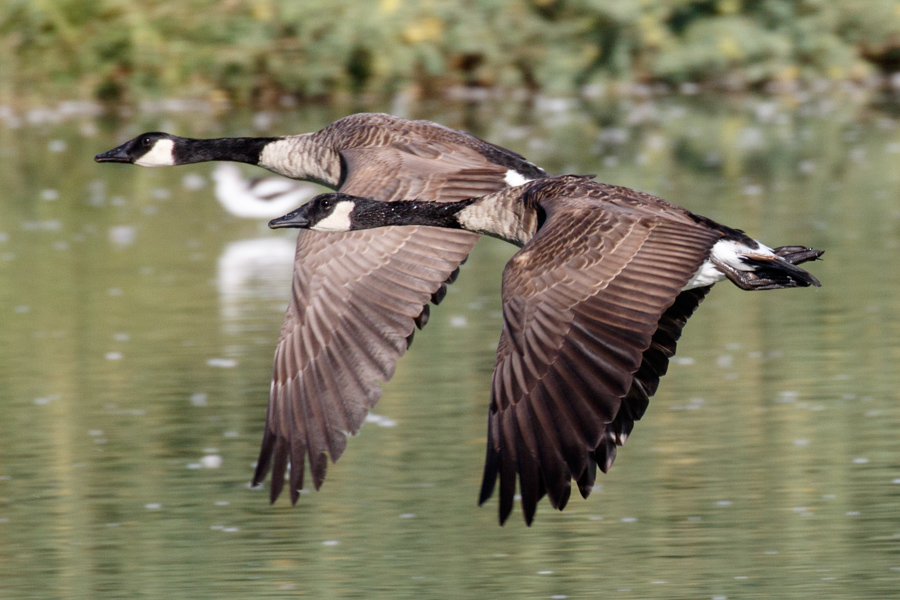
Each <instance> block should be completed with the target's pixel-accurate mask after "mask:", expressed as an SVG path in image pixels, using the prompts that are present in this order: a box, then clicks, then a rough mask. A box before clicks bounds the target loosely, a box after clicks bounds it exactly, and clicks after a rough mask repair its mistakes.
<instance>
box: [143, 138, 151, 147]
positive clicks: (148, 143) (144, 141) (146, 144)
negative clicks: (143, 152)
mask: <svg viewBox="0 0 900 600" xmlns="http://www.w3.org/2000/svg"><path fill="white" fill-rule="evenodd" d="M152 143H153V140H151V139H150V138H148V137H145V138H144V139H142V140H141V144H143V145H144V146H149V145H150V144H152Z"/></svg>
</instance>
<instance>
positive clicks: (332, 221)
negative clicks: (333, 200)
mask: <svg viewBox="0 0 900 600" xmlns="http://www.w3.org/2000/svg"><path fill="white" fill-rule="evenodd" d="M353 206H354V203H353V202H341V203H339V204H338V205H337V206H335V207H334V210H333V211H332V213H331V214H330V215H328V216H327V217H325V218H324V219H322V220H321V221H319V222H318V223H316V224H315V225H313V226H312V227H310V229H312V230H313V231H325V232H328V233H338V232H342V231H350V213H351V212H352V211H353Z"/></svg>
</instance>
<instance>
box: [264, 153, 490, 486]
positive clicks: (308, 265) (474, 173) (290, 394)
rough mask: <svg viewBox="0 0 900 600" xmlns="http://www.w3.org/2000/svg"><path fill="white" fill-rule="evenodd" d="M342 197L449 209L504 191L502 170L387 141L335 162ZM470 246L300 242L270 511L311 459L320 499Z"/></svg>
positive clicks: (466, 240) (436, 235) (286, 332)
mask: <svg viewBox="0 0 900 600" xmlns="http://www.w3.org/2000/svg"><path fill="white" fill-rule="evenodd" d="M342 157H343V159H344V161H345V163H346V169H345V170H346V172H347V173H349V176H348V178H347V180H346V181H345V182H344V184H343V185H342V186H341V191H343V192H346V193H349V194H354V195H358V196H366V197H371V198H376V199H379V200H385V201H388V200H397V199H404V198H422V199H426V200H443V201H453V200H460V199H463V198H468V197H472V196H480V195H483V194H487V193H490V192H493V191H496V190H499V189H502V188H503V187H506V183H505V181H504V177H505V175H506V171H507V168H506V167H503V166H499V165H495V164H492V163H491V162H489V161H488V160H486V159H485V158H484V156H482V155H481V154H479V153H477V152H475V151H474V150H471V149H469V148H464V147H463V148H459V147H454V146H452V145H448V144H445V143H441V142H439V141H428V140H402V141H400V142H397V141H389V145H386V146H378V147H374V148H356V149H349V150H344V151H342ZM478 237H479V236H477V235H475V234H472V233H468V232H464V231H455V230H448V229H438V228H431V227H389V228H382V229H375V230H366V231H355V232H349V233H345V234H325V233H317V232H314V231H303V232H301V234H300V236H299V239H298V242H297V258H296V262H295V265H294V276H293V293H292V296H291V302H290V306H289V307H288V310H287V314H286V316H285V321H284V326H283V327H282V330H281V336H280V338H279V340H278V346H277V348H276V351H275V368H274V375H273V381H272V388H271V392H270V395H269V407H268V412H267V416H266V431H265V435H264V438H263V444H262V450H261V452H260V458H259V462H258V464H257V470H256V473H255V475H254V477H253V484H254V485H255V484H258V483H260V482H261V481H262V480H263V479H264V478H265V475H266V472H267V471H268V469H269V467H270V466H271V467H272V468H273V476H272V488H271V494H270V497H271V500H272V501H273V502H274V501H275V499H276V498H277V497H278V495H279V493H280V492H281V489H282V487H283V482H284V475H285V470H286V467H287V464H288V462H290V464H291V477H290V494H291V501H292V502H296V501H297V498H298V497H299V492H300V489H301V488H302V487H303V466H304V457H305V455H307V454H308V456H309V462H310V467H311V471H312V477H313V484H314V485H315V487H316V489H318V488H319V486H321V484H322V481H323V480H324V478H325V472H326V468H327V459H326V453H327V454H328V456H330V457H331V460H332V462H333V461H336V460H337V459H338V458H339V457H340V456H341V454H342V453H343V451H344V448H345V445H346V438H347V435H352V434H354V433H356V432H357V431H358V430H359V428H360V426H361V425H362V423H363V421H364V420H365V416H366V414H367V412H368V409H369V408H370V407H372V406H374V405H375V403H376V402H377V401H378V399H379V397H380V396H381V388H380V386H379V385H378V384H379V383H380V382H384V381H387V380H389V379H390V378H391V376H392V375H393V374H394V367H395V364H396V361H397V359H398V358H400V356H402V355H403V353H404V352H405V351H406V348H407V347H408V345H409V342H410V341H411V338H412V335H413V332H414V328H415V325H419V326H422V325H424V321H425V320H427V316H428V312H427V309H428V302H429V300H432V299H433V300H434V301H435V302H439V301H440V299H441V298H442V297H443V293H444V291H445V290H446V288H445V282H448V280H450V281H452V278H453V277H454V276H455V271H456V269H457V268H458V267H459V265H460V263H461V262H462V261H463V260H465V258H466V256H467V255H468V253H469V251H470V250H471V249H472V246H473V245H474V244H475V242H476V241H477V240H478Z"/></svg>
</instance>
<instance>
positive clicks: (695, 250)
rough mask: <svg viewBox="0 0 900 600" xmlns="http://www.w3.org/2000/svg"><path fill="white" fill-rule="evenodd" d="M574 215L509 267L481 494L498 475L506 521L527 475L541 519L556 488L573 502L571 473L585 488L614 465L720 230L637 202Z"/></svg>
mask: <svg viewBox="0 0 900 600" xmlns="http://www.w3.org/2000/svg"><path fill="white" fill-rule="evenodd" d="M564 213H565V214H561V213H556V214H553V213H551V215H550V217H549V218H548V221H547V222H546V224H545V225H544V226H543V227H542V228H541V229H540V231H539V232H538V234H537V235H536V236H535V237H534V239H532V241H531V242H530V243H529V244H527V245H526V246H525V247H524V248H523V249H522V251H520V252H519V253H518V254H517V255H516V256H514V257H513V259H512V260H511V261H510V263H509V265H507V268H506V271H505V272H504V275H503V301H504V328H503V333H502V335H501V338H500V345H499V348H498V352H497V363H496V365H495V367H494V376H493V387H492V398H491V407H490V414H489V419H488V448H487V459H486V463H485V473H484V481H483V484H482V491H481V498H480V501H481V502H484V501H485V500H486V499H487V498H488V497H489V496H490V495H491V494H492V493H493V489H494V485H495V483H496V480H497V478H498V477H499V479H500V522H501V523H502V522H503V521H505V520H506V518H507V517H508V516H509V513H510V511H511V510H512V505H513V498H514V494H515V485H516V479H517V478H518V480H519V488H520V492H521V496H522V508H523V512H524V515H525V520H526V522H528V523H529V524H530V523H531V520H532V519H533V517H534V512H535V509H536V505H537V502H538V500H539V499H540V498H541V497H543V495H544V494H545V493H546V494H548V495H549V497H550V502H551V504H552V505H553V506H554V507H556V508H558V509H562V508H563V507H564V506H565V504H566V502H567V501H568V499H569V494H570V491H571V480H572V479H575V480H576V481H578V483H579V487H580V488H581V491H582V494H583V495H585V496H586V495H587V493H589V492H590V488H591V486H592V484H593V481H594V475H595V473H596V467H597V465H598V464H599V465H600V467H601V469H604V470H605V469H607V468H608V467H609V466H610V464H611V463H612V459H613V458H614V457H615V445H616V444H621V443H622V442H624V439H625V437H626V436H627V434H628V433H629V432H630V431H631V426H632V425H633V422H634V420H635V419H637V418H640V416H641V414H643V411H644V409H645V408H646V404H647V398H648V397H649V396H650V395H652V394H653V392H655V391H656V385H657V383H658V381H659V377H660V376H661V375H662V374H663V373H664V372H665V369H666V366H667V364H668V357H669V356H671V355H672V354H674V350H675V342H676V341H677V339H678V337H679V336H680V333H681V328H682V327H683V326H684V322H685V321H686V320H687V317H688V316H690V314H691V313H692V312H693V310H694V309H695V308H696V306H697V304H699V302H700V300H701V299H702V298H703V295H704V294H705V292H706V290H705V289H703V290H697V291H695V290H690V291H688V292H681V288H682V287H684V285H685V284H686V283H687V282H688V280H689V279H690V277H691V276H692V275H693V274H694V272H695V271H696V270H697V269H698V268H699V266H700V265H701V264H702V263H703V261H704V260H705V259H706V257H707V256H708V255H709V251H710V248H711V247H712V245H713V244H714V243H715V241H716V240H717V239H718V238H719V236H720V234H718V233H716V232H711V231H708V230H706V229H703V228H700V227H697V226H695V225H692V224H689V223H684V222H676V221H671V220H666V219H665V218H662V217H657V216H653V215H649V214H647V213H641V212H638V211H633V210H630V209H628V208H627V207H624V208H623V207H616V206H612V205H607V206H606V207H604V208H603V209H599V208H596V207H587V208H585V207H582V208H578V209H565V210H564ZM572 223H577V224H578V231H577V234H573V231H572ZM610 443H611V444H612V449H610V447H609V445H610Z"/></svg>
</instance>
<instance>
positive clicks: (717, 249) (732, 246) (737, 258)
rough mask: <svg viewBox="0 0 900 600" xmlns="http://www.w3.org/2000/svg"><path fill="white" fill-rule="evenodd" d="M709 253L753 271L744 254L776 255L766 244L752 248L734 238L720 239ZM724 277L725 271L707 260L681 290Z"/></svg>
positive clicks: (711, 255) (735, 266)
mask: <svg viewBox="0 0 900 600" xmlns="http://www.w3.org/2000/svg"><path fill="white" fill-rule="evenodd" d="M757 244H759V242H757ZM709 255H710V258H712V257H715V259H716V260H718V261H719V262H723V263H725V264H726V265H728V266H730V267H733V268H735V269H737V270H740V271H752V270H753V267H752V266H751V265H748V264H747V263H745V262H744V261H743V260H741V257H742V256H746V255H756V256H775V253H774V252H773V251H772V249H771V248H769V247H768V246H766V245H764V244H759V248H750V247H749V246H747V245H745V244H742V243H740V242H735V241H733V240H719V241H718V242H716V243H715V245H714V246H713V247H712V251H711V252H710V253H709ZM723 279H725V273H723V272H722V271H720V270H719V269H718V268H717V267H716V265H714V264H713V262H712V260H707V261H705V262H704V263H703V264H702V265H700V268H699V269H697V272H696V273H694V276H693V277H691V280H690V281H688V282H687V285H685V286H684V287H683V288H681V291H684V290H690V289H693V288H698V287H703V286H707V285H712V284H714V283H716V282H719V281H722V280H723Z"/></svg>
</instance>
